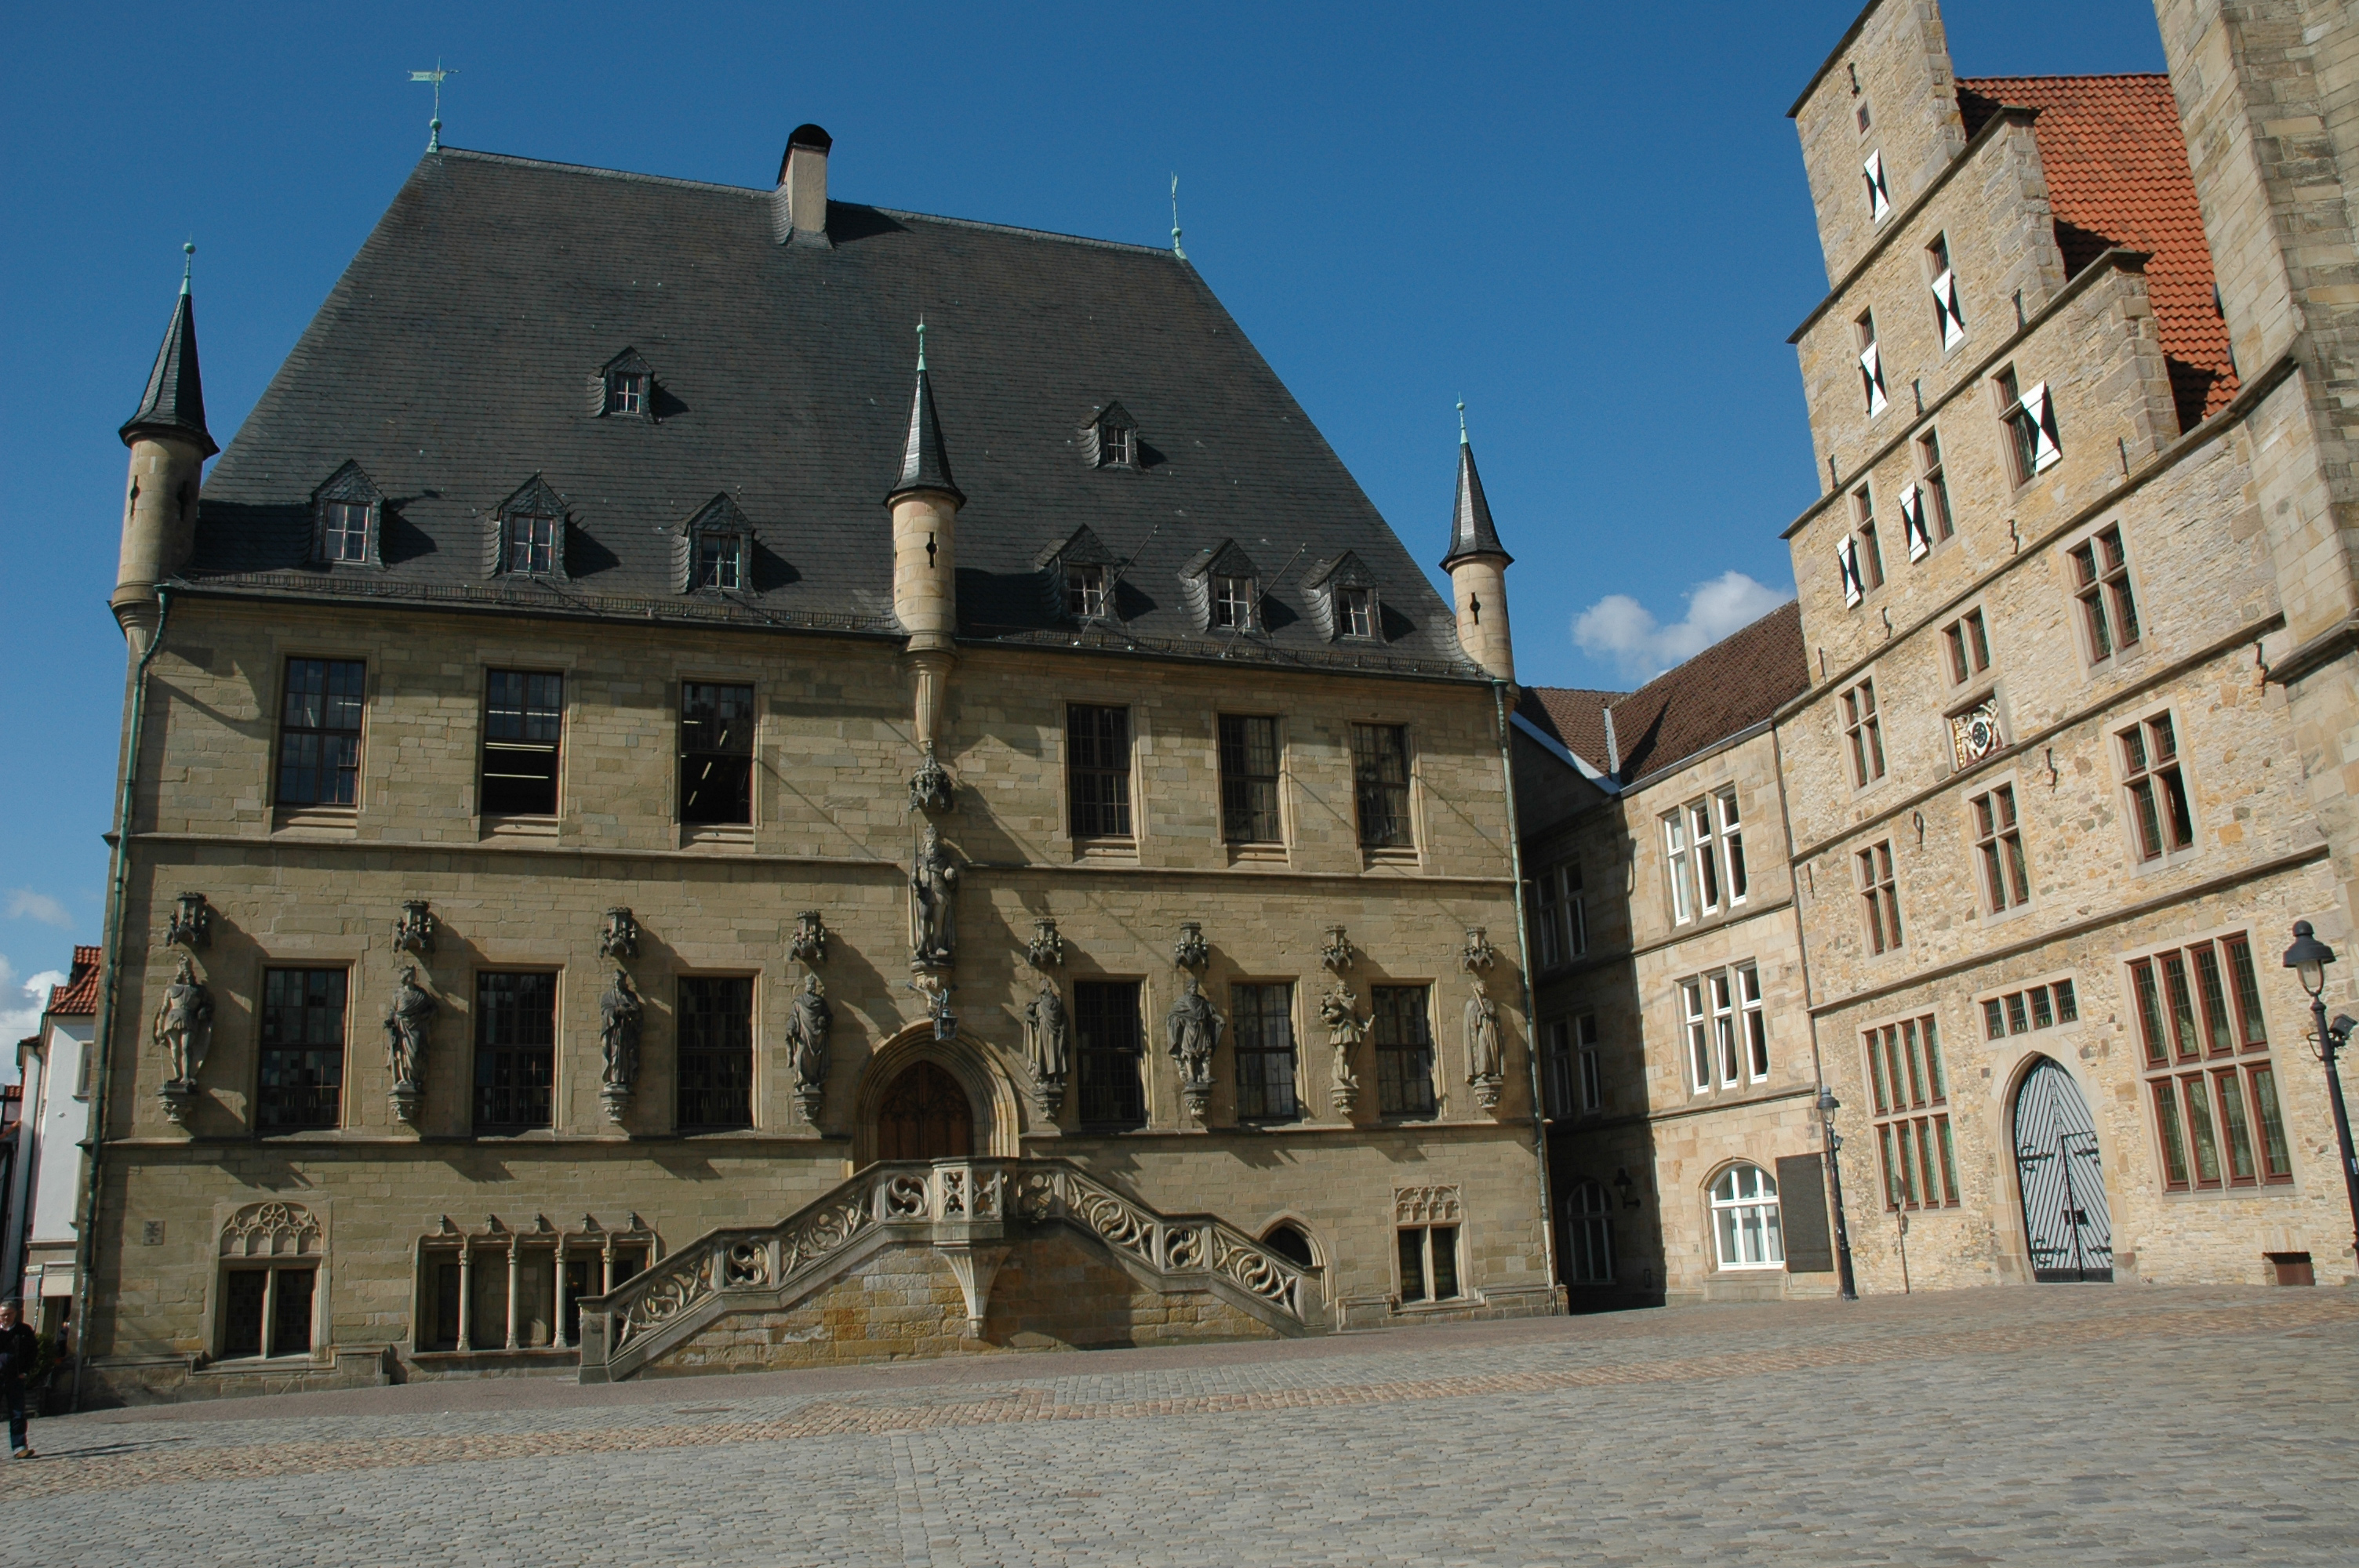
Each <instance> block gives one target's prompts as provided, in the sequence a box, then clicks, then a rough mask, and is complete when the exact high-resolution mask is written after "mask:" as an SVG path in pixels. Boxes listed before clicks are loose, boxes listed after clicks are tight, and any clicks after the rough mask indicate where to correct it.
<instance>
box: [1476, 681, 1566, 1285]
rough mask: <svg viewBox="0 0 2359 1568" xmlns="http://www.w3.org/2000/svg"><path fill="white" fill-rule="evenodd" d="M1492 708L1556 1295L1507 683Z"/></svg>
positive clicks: (1543, 1228)
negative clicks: (1496, 727) (1503, 790)
mask: <svg viewBox="0 0 2359 1568" xmlns="http://www.w3.org/2000/svg"><path fill="white" fill-rule="evenodd" d="M1491 707H1492V709H1493V711H1494V712H1495V715H1496V716H1497V719H1498V725H1499V773H1500V775H1501V777H1503V778H1504V779H1505V780H1506V785H1507V864H1508V866H1509V868H1510V870H1511V871H1512V872H1513V874H1514V876H1515V879H1516V890H1515V900H1516V961H1517V964H1519V965H1520V966H1521V967H1522V968H1523V975H1524V1065H1525V1066H1527V1067H1528V1068H1529V1069H1530V1070H1531V1079H1532V1160H1533V1169H1534V1171H1535V1173H1537V1175H1538V1180H1539V1191H1540V1256H1541V1257H1542V1258H1543V1259H1544V1260H1546V1262H1547V1267H1548V1285H1549V1292H1551V1293H1553V1292H1554V1291H1555V1290H1556V1216H1555V1214H1554V1213H1553V1212H1552V1210H1553V1208H1554V1205H1553V1204H1551V1203H1550V1201H1549V1157H1548V1120H1547V1118H1546V1117H1545V1116H1544V1115H1543V1114H1542V1109H1543V1101H1542V1100H1541V1098H1540V1024H1539V1020H1538V1018H1536V1017H1535V1016H1533V1011H1532V934H1531V931H1530V929H1529V928H1528V926H1527V924H1526V922H1525V919H1524V836H1523V833H1522V831H1521V826H1522V825H1521V824H1520V822H1519V821H1518V820H1517V816H1516V758H1515V752H1514V747H1515V731H1514V730H1513V729H1511V728H1510V727H1509V726H1508V723H1507V683H1506V682H1505V681H1502V680H1495V681H1493V682H1492V683H1491Z"/></svg>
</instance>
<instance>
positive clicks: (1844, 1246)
mask: <svg viewBox="0 0 2359 1568" xmlns="http://www.w3.org/2000/svg"><path fill="white" fill-rule="evenodd" d="M1842 1108H1843V1101H1841V1100H1839V1099H1837V1098H1835V1091H1834V1090H1832V1089H1831V1088H1828V1087H1826V1086H1825V1085H1823V1084H1821V1085H1820V1086H1819V1124H1820V1129H1821V1131H1823V1132H1824V1133H1825V1134H1826V1138H1827V1174H1828V1175H1829V1176H1830V1177H1832V1178H1833V1182H1834V1193H1835V1278H1836V1279H1837V1281H1840V1282H1841V1284H1842V1286H1843V1300H1845V1301H1847V1302H1855V1301H1857V1300H1859V1281H1857V1280H1856V1279H1854V1277H1853V1275H1852V1271H1851V1227H1850V1226H1848V1225H1846V1224H1844V1223H1843V1160H1842V1157H1841V1152H1842V1149H1843V1139H1842V1137H1841V1136H1839V1135H1838V1134H1837V1133H1836V1131H1835V1112H1836V1111H1838V1110H1841V1109H1842ZM2354 1191H2359V1188H2354Z"/></svg>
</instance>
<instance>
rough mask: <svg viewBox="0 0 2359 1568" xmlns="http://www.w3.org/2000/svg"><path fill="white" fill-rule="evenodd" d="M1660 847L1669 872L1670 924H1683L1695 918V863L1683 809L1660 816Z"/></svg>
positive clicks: (1686, 815) (1685, 813)
mask: <svg viewBox="0 0 2359 1568" xmlns="http://www.w3.org/2000/svg"><path fill="white" fill-rule="evenodd" d="M1663 851H1664V853H1665V854H1666V855H1667V856H1668V857H1669V860H1667V862H1666V863H1667V864H1668V865H1669V868H1670V873H1671V924H1672V925H1686V924H1687V923H1688V922H1689V921H1690V920H1693V919H1694V918H1695V863H1694V861H1693V860H1692V859H1691V858H1690V855H1689V852H1688V814H1687V812H1686V811H1685V810H1684V809H1682V810H1679V811H1674V812H1672V813H1671V814H1670V815H1669V816H1665V817H1664V818H1663Z"/></svg>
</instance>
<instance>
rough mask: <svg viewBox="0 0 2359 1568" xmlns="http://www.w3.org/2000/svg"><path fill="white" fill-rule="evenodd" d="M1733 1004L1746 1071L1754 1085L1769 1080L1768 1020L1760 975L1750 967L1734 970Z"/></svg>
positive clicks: (1756, 969) (1745, 965)
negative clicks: (1738, 1013)
mask: <svg viewBox="0 0 2359 1568" xmlns="http://www.w3.org/2000/svg"><path fill="white" fill-rule="evenodd" d="M1736 1000H1737V1005H1738V1007H1739V1008H1740V1009H1741V1010H1742V1012H1743V1017H1742V1019H1741V1020H1740V1022H1741V1025H1742V1027H1743V1030H1744V1034H1745V1075H1746V1076H1748V1077H1750V1078H1751V1079H1752V1080H1753V1081H1754V1082H1755V1083H1756V1084H1757V1083H1759V1082H1760V1081H1761V1080H1762V1079H1764V1078H1766V1077H1767V1076H1769V1019H1768V1015H1767V1013H1766V1012H1764V1011H1762V1006H1761V971H1760V970H1759V969H1758V968H1756V967H1754V966H1753V965H1751V964H1739V965H1737V966H1736Z"/></svg>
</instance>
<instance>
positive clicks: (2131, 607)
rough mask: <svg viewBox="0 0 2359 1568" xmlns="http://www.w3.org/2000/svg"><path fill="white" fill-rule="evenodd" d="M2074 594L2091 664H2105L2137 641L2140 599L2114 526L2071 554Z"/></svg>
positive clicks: (2127, 558) (2119, 537) (2094, 536)
mask: <svg viewBox="0 0 2359 1568" xmlns="http://www.w3.org/2000/svg"><path fill="white" fill-rule="evenodd" d="M2072 578H2073V585H2072V591H2073V593H2074V595H2075V596H2076V597H2077V598H2078V599H2079V600H2080V601H2081V624H2082V628H2083V629H2084V630H2085V631H2086V632H2087V633H2088V638H2089V662H2090V663H2091V664H2103V663H2104V661H2105V660H2107V659H2110V658H2112V657H2113V656H2114V654H2115V653H2116V652H2117V651H2119V650H2121V649H2125V648H2128V647H2132V646H2134V645H2136V643H2137V640H2138V611H2137V596H2136V594H2135V593H2133V592H2132V591H2131V589H2130V562H2129V556H2128V553H2127V552H2126V551H2125V550H2124V549H2123V547H2122V531H2121V529H2120V527H2118V526H2115V527H2112V528H2107V529H2105V530H2104V531H2103V532H2102V533H2099V534H2096V535H2093V536H2092V537H2090V538H2089V539H2087V540H2084V541H2083V542H2082V544H2080V545H2079V546H2075V547H2074V549H2073V551H2072Z"/></svg>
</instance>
